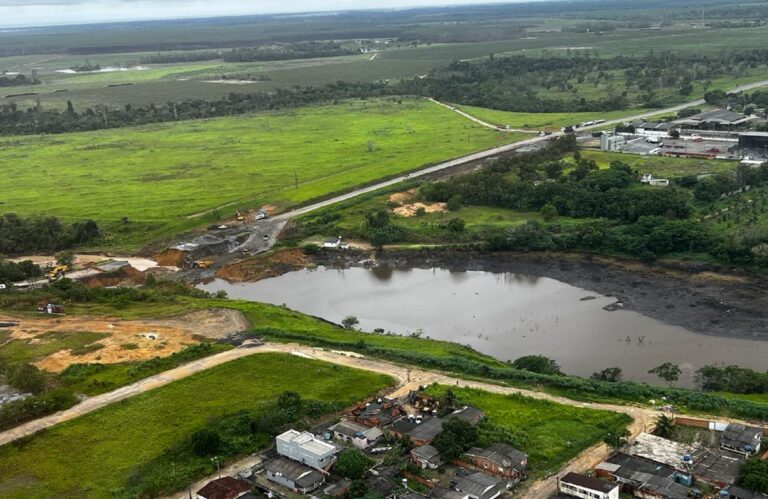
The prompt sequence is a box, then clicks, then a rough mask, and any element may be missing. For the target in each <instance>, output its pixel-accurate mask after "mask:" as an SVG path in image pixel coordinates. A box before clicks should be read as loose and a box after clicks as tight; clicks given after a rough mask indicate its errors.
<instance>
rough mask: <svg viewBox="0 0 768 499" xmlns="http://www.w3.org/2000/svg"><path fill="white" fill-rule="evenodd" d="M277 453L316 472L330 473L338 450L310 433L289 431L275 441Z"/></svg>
mask: <svg viewBox="0 0 768 499" xmlns="http://www.w3.org/2000/svg"><path fill="white" fill-rule="evenodd" d="M275 442H276V448H277V453H278V454H280V455H281V456H285V457H287V458H289V459H293V460H294V461H297V462H299V463H302V464H305V465H307V466H309V467H310V468H314V469H316V470H321V471H328V470H329V469H330V468H331V466H332V465H333V463H334V461H335V460H336V453H337V452H338V449H337V448H336V447H335V446H334V445H331V444H329V443H327V442H323V441H322V440H320V439H319V438H317V437H315V436H314V435H313V434H312V433H309V432H308V431H303V432H299V431H296V430H288V431H286V432H285V433H283V434H281V435H278V436H277V438H276V439H275Z"/></svg>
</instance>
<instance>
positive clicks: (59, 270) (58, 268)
mask: <svg viewBox="0 0 768 499" xmlns="http://www.w3.org/2000/svg"><path fill="white" fill-rule="evenodd" d="M67 272H69V265H54V266H53V268H52V269H51V270H49V271H48V273H47V274H45V276H46V277H47V278H48V280H49V281H51V282H53V281H56V280H58V279H61V278H62V277H64V274H66V273H67Z"/></svg>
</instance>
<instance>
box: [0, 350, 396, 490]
mask: <svg viewBox="0 0 768 499" xmlns="http://www.w3.org/2000/svg"><path fill="white" fill-rule="evenodd" d="M286 372H290V373H292V374H291V376H286V375H285V373H286ZM390 383H391V378H389V377H387V376H384V375H380V374H374V373H369V372H365V371H359V370H355V369H349V368H345V367H341V366H335V365H331V364H327V363H323V362H317V361H312V360H307V359H302V358H299V357H295V356H290V355H284V354H262V355H257V356H252V357H246V358H242V359H238V360H235V361H232V362H229V363H226V364H223V365H221V366H218V367H215V368H212V369H210V370H208V371H205V372H202V373H199V374H196V375H194V376H191V377H189V378H186V379H184V380H181V381H178V382H175V383H172V384H170V385H166V386H164V387H162V388H158V389H156V390H153V391H150V392H147V393H145V394H142V395H138V396H136V397H133V398H131V399H129V400H127V401H124V402H121V403H119V404H114V405H111V406H109V407H106V408H104V409H101V410H99V411H96V412H94V413H91V414H88V415H86V416H83V417H80V418H78V419H75V420H73V421H70V422H67V423H63V424H60V425H57V426H55V427H53V428H51V429H50V430H48V431H47V432H45V433H44V434H40V435H38V436H36V437H34V438H32V439H31V440H30V441H28V442H25V443H23V444H21V445H7V446H5V447H2V448H0V463H2V466H0V495H2V496H3V497H7V498H22V497H23V498H37V497H95V498H100V497H105V498H106V497H121V496H123V495H124V494H125V493H126V490H125V487H126V485H127V482H128V481H129V479H130V478H131V475H132V474H133V473H134V472H135V471H137V470H138V468H139V467H140V466H141V465H143V464H144V463H148V462H150V461H153V460H158V459H159V458H160V457H161V456H162V455H163V453H164V452H165V451H166V450H167V449H170V448H172V447H174V446H178V445H179V444H180V443H181V442H182V441H184V440H185V439H187V438H189V436H190V435H191V433H193V432H194V431H196V430H199V429H201V428H204V427H205V426H206V423H207V422H208V421H210V419H211V418H215V417H217V416H222V415H225V414H233V413H236V412H238V411H245V410H247V411H249V412H255V413H256V414H258V413H259V411H260V410H263V408H264V407H265V406H267V405H268V404H271V403H274V401H275V400H276V399H277V397H278V396H279V395H280V393H282V392H283V391H285V390H294V391H297V392H299V393H300V394H301V396H302V397H303V398H305V399H315V400H321V401H326V402H333V403H336V404H343V405H347V404H351V403H353V402H356V401H358V400H362V399H363V398H365V397H366V396H367V395H370V394H372V393H374V392H376V391H378V390H380V389H382V388H384V387H386V386H387V385H389V384H390ZM263 437H264V438H263V441H264V443H266V440H267V435H264V436H263ZM73 442H76V443H77V444H76V445H77V451H76V452H73V448H72V445H73ZM199 461H200V462H196V463H176V473H182V472H189V470H194V471H195V473H194V474H197V473H199V472H200V471H203V470H205V471H208V472H210V466H211V464H210V462H208V458H207V457H203V458H199ZM163 462H164V464H165V465H166V467H167V469H162V470H158V471H155V472H154V473H159V472H162V473H165V472H167V475H168V476H169V477H170V476H171V474H172V473H173V470H172V469H171V468H172V466H171V463H170V462H167V461H163ZM222 464H223V463H222ZM184 465H186V466H184ZM162 473H161V474H162Z"/></svg>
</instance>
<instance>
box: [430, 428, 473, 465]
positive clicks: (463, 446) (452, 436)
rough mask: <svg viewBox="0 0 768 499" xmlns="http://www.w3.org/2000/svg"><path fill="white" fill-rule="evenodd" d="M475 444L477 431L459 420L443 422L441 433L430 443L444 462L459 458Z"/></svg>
mask: <svg viewBox="0 0 768 499" xmlns="http://www.w3.org/2000/svg"><path fill="white" fill-rule="evenodd" d="M476 444H477V429H476V428H475V427H474V426H472V425H471V424H469V423H468V422H466V421H464V420H463V419H459V418H450V419H448V420H447V421H444V422H443V431H441V432H440V434H439V435H438V436H437V437H435V439H434V440H433V441H432V445H433V446H434V447H435V448H436V449H437V450H439V451H440V455H441V456H442V458H443V459H444V460H446V461H450V460H452V459H456V458H458V457H460V456H461V455H462V454H463V453H464V452H465V451H466V450H467V449H469V448H470V447H472V446H474V445H476Z"/></svg>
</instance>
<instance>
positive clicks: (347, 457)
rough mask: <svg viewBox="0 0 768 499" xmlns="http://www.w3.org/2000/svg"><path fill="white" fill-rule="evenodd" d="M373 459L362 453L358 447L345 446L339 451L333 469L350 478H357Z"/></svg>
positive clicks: (361, 475) (369, 465)
mask: <svg viewBox="0 0 768 499" xmlns="http://www.w3.org/2000/svg"><path fill="white" fill-rule="evenodd" d="M372 463H373V461H371V459H369V458H368V456H366V455H365V454H363V453H362V452H361V451H360V449H357V448H355V447H347V448H346V449H344V450H343V451H341V452H340V453H339V457H338V458H337V459H336V464H334V465H333V466H334V470H335V471H336V472H337V473H338V474H340V475H342V476H344V477H346V478H349V479H350V480H359V479H361V478H362V477H363V475H364V474H365V472H366V470H368V468H370V467H371V464H372Z"/></svg>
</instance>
